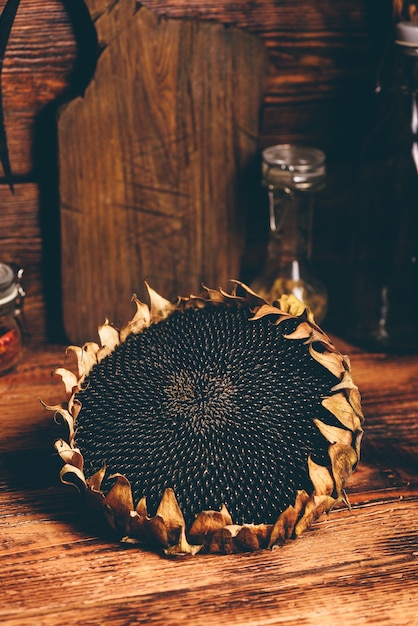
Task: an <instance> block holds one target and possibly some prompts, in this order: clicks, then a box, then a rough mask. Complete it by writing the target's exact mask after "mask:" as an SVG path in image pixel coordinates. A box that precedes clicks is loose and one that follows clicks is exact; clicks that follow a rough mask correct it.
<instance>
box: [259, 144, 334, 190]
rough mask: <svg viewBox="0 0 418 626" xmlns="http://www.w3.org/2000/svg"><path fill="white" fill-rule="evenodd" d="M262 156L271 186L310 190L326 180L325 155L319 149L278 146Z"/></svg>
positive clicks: (267, 180)
mask: <svg viewBox="0 0 418 626" xmlns="http://www.w3.org/2000/svg"><path fill="white" fill-rule="evenodd" d="M262 155H263V166H262V167H263V176H264V179H265V181H266V182H267V183H269V184H272V185H274V184H277V185H288V186H290V187H294V188H296V189H301V190H303V189H305V190H308V189H312V188H314V187H317V186H319V185H321V184H322V183H323V182H324V180H325V153H324V152H323V151H322V150H318V148H311V147H308V146H295V145H292V144H278V145H275V146H270V147H269V148H266V149H265V150H263V153H262Z"/></svg>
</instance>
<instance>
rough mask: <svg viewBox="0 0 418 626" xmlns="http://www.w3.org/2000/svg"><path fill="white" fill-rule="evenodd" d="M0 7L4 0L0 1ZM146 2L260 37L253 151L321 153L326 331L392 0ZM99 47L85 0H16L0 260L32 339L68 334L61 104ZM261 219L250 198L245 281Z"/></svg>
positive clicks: (5, 88) (256, 252)
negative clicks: (19, 278)
mask: <svg viewBox="0 0 418 626" xmlns="http://www.w3.org/2000/svg"><path fill="white" fill-rule="evenodd" d="M123 1H124V0H119V2H123ZM4 4H5V0H0V8H3V6H4ZM93 5H94V3H93ZM141 5H143V6H146V7H147V8H148V9H151V10H153V11H155V12H156V13H158V14H160V15H166V16H169V17H172V18H184V17H187V18H189V19H210V20H217V21H220V22H223V23H227V24H234V25H236V26H238V27H240V28H243V29H245V30H248V31H249V32H251V33H254V34H256V35H258V36H259V37H260V38H262V40H263V41H264V43H265V45H266V47H267V50H268V53H269V69H268V76H267V79H266V86H265V101H264V112H263V119H262V121H261V132H260V150H261V149H262V148H263V147H265V146H267V145H271V144H274V143H285V142H294V143H306V144H309V145H315V146H317V147H319V148H322V149H324V150H325V151H326V153H327V156H328V171H329V179H328V185H327V190H326V192H325V194H324V195H323V196H322V197H321V198H320V199H318V203H317V215H316V221H315V250H314V252H315V260H316V264H317V266H318V269H319V271H320V273H321V274H322V276H323V278H324V279H325V282H326V283H327V286H328V289H329V291H330V294H331V308H330V316H329V324H330V326H332V325H333V324H334V322H335V319H336V318H337V317H338V315H339V313H340V311H341V308H343V304H344V298H345V291H344V272H345V271H346V267H347V258H348V254H349V236H348V233H349V231H350V228H351V224H350V220H349V217H350V206H351V204H352V202H355V198H353V197H352V196H351V195H350V189H351V187H352V185H351V180H350V178H351V172H350V167H351V163H352V160H353V157H354V155H355V152H356V149H357V147H358V144H359V141H360V140H361V137H362V135H363V133H364V131H365V129H366V128H367V124H368V123H369V118H370V111H371V108H370V104H371V99H372V90H373V73H374V69H375V66H376V60H377V58H378V55H379V51H380V49H381V47H382V42H383V40H384V38H385V33H386V31H387V28H388V24H389V22H390V12H391V2H390V0H380V1H378V0H350V1H349V0H338V1H335V0H255V1H253V0H238V1H234V2H228V1H227V0H215V1H212V2H209V1H202V0H189V1H187V0H144V2H142V3H138V10H140V8H141ZM95 18H97V15H93V21H94V19H95ZM97 46H98V47H97ZM99 49H100V41H99V42H97V41H96V40H95V29H94V26H93V23H92V21H91V20H90V17H89V15H88V12H87V9H86V6H85V5H84V3H83V2H82V0H25V2H21V4H20V6H19V9H18V12H17V16H16V20H15V23H14V26H13V29H12V33H11V36H10V40H9V44H8V47H7V50H6V57H5V60H4V64H3V71H2V94H3V95H2V97H3V108H4V116H5V124H6V130H7V137H8V144H9V151H10V160H11V167H12V171H13V176H14V182H15V191H14V194H12V193H11V191H10V189H9V187H8V185H7V184H6V181H5V180H4V177H2V178H1V174H2V170H1V168H0V215H1V218H0V219H1V222H0V226H1V227H0V259H1V260H2V261H5V262H15V263H17V264H20V265H22V266H23V267H24V268H25V277H26V288H27V301H26V312H27V320H28V325H29V330H30V332H31V338H32V340H33V341H36V342H39V341H45V340H49V341H60V340H62V339H63V337H62V332H61V328H62V326H61V308H60V307H61V304H60V303H61V294H60V270H59V264H60V247H59V217H58V210H57V206H58V203H57V180H58V172H57V166H56V164H57V159H56V132H55V128H56V126H55V116H56V110H57V107H58V106H59V105H60V103H62V102H64V101H65V100H68V99H70V98H71V97H73V96H74V94H77V93H82V92H83V89H84V88H85V86H86V85H87V84H88V81H89V79H90V77H91V76H92V73H93V71H94V64H95V59H96V52H97V50H99ZM265 217H266V216H265V214H264V212H263V209H262V208H261V204H259V203H258V201H257V200H256V199H255V201H254V210H253V211H251V214H250V215H249V216H248V218H247V219H248V237H247V250H246V254H245V257H244V259H243V270H242V274H243V277H244V278H250V277H251V276H252V275H253V274H254V273H255V272H256V271H257V269H258V268H259V266H260V264H261V263H262V260H263V254H264V245H265V236H266V221H265Z"/></svg>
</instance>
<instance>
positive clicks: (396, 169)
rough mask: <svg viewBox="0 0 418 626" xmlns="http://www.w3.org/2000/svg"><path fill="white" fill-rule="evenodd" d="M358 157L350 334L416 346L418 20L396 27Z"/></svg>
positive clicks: (384, 344)
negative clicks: (369, 126) (371, 122)
mask: <svg viewBox="0 0 418 626" xmlns="http://www.w3.org/2000/svg"><path fill="white" fill-rule="evenodd" d="M395 38H396V39H395V42H394V45H393V50H392V51H391V53H390V54H389V55H388V56H387V58H386V59H385V63H384V65H383V70H382V74H381V76H379V77H378V83H377V89H376V92H377V93H376V115H375V124H374V127H373V128H372V130H371V131H370V133H369V135H368V137H367V138H366V141H365V143H364V146H363V148H362V152H361V155H360V159H359V163H358V168H357V180H358V183H359V184H358V185H357V187H356V189H357V197H356V199H355V206H354V207H353V214H354V218H355V221H354V245H353V254H352V257H353V258H352V271H351V275H352V287H351V307H350V308H351V311H350V320H349V328H348V336H349V338H350V339H351V340H353V341H354V342H356V343H358V344H359V345H363V346H365V347H367V348H368V349H373V350H377V351H383V352H389V351H392V352H393V351H395V352H415V351H418V101H417V94H418V24H414V23H410V22H405V23H399V24H397V25H396V35H395Z"/></svg>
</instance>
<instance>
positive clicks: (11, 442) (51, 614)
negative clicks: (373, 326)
mask: <svg viewBox="0 0 418 626" xmlns="http://www.w3.org/2000/svg"><path fill="white" fill-rule="evenodd" d="M335 342H336V344H337V346H338V347H339V349H340V350H341V351H343V352H348V353H349V354H351V360H352V366H353V373H354V378H355V381H356V382H357V384H358V385H359V387H360V390H361V392H362V396H363V408H364V412H365V415H366V420H367V421H366V425H365V438H364V443H363V449H362V462H361V464H360V466H359V468H358V470H357V471H356V473H355V474H354V475H353V476H352V478H351V479H350V482H349V484H348V488H347V491H348V494H349V498H350V500H351V503H352V511H351V512H350V511H348V510H347V509H346V508H340V509H338V510H334V511H333V512H332V513H331V514H330V515H329V516H328V517H327V518H322V519H321V520H320V521H318V522H317V523H316V524H315V525H314V527H313V528H312V530H310V531H308V532H307V533H305V534H304V535H302V537H300V538H299V539H298V540H296V541H291V542H289V543H287V544H286V545H285V546H284V547H282V548H277V549H275V550H273V551H269V550H262V551H260V552H256V553H250V554H239V555H230V556H217V555H209V556H202V555H201V556H195V557H181V558H174V559H173V558H171V559H169V558H167V557H163V556H160V555H158V554H155V553H151V552H146V551H144V550H142V549H138V548H137V547H132V546H127V545H123V544H115V543H113V542H112V541H111V540H110V537H108V536H106V535H105V536H103V535H102V536H101V538H99V537H98V530H97V528H95V526H94V524H93V520H92V518H91V517H90V516H89V514H88V513H87V512H86V511H85V510H84V509H83V508H82V507H81V505H80V503H79V499H78V497H77V495H76V493H74V491H73V490H72V489H71V488H70V487H68V488H66V487H64V486H62V485H60V484H59V480H58V478H57V474H58V468H59V467H60V463H59V461H58V459H57V458H56V457H55V455H54V449H53V446H52V442H53V440H54V439H55V437H56V426H55V425H54V423H53V419H52V417H51V415H52V414H51V413H50V412H48V411H46V410H45V409H44V408H43V406H42V405H41V404H40V402H39V401H38V398H42V399H44V400H45V401H47V402H48V403H51V404H52V403H54V402H58V401H61V399H62V387H61V383H60V381H59V380H58V379H57V378H56V377H51V372H52V370H53V369H54V368H55V367H57V366H58V365H61V364H62V363H63V359H64V348H63V347H62V346H58V347H54V346H49V347H46V348H42V349H41V348H38V349H34V348H32V349H30V350H29V349H27V353H26V355H25V360H24V361H23V362H22V363H21V365H20V366H19V368H18V369H17V371H15V372H14V373H12V374H9V375H7V376H4V377H3V378H1V379H0V409H1V426H0V432H1V437H0V452H1V455H0V486H1V491H0V507H1V514H0V532H1V544H0V554H1V562H0V563H1V568H0V590H1V604H0V623H1V624H10V625H14V624H19V626H25V625H30V626H38V625H48V626H49V625H52V624H60V625H61V624H65V625H66V626H70V625H75V624H77V625H79V624H88V625H93V624H94V625H95V624H99V625H102V624H112V625H113V624H115V625H117V626H122V625H126V624H164V625H166V624H167V625H177V624H186V623H188V624H193V625H194V624H202V625H203V624H204V625H205V626H210V625H211V624H223V625H227V626H228V625H236V624H240V625H241V624H242V625H244V624H245V625H251V626H253V625H254V626H255V625H263V626H264V625H266V624H289V625H291V624H295V625H296V624H297V625H298V626H300V625H306V624H315V625H319V626H326V625H328V624H329V625H333V626H334V625H335V624H351V623H353V624H360V625H362V624H375V625H376V624H393V625H394V626H404V625H405V626H406V625H408V626H410V625H418V576H417V575H418V473H417V467H418V358H417V357H416V356H415V357H414V356H403V357H399V356H386V355H375V354H365V353H362V352H361V351H359V350H354V351H353V349H352V348H351V347H349V346H345V345H344V344H342V342H339V341H338V340H335Z"/></svg>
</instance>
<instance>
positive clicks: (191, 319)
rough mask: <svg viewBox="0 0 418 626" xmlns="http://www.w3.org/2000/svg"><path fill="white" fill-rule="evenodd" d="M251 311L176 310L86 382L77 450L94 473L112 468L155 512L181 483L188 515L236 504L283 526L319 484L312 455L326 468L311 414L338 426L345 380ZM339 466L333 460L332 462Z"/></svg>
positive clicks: (287, 325)
mask: <svg viewBox="0 0 418 626" xmlns="http://www.w3.org/2000/svg"><path fill="white" fill-rule="evenodd" d="M250 316H251V314H250V311H249V309H248V308H247V307H244V306H238V305H234V306H229V305H208V306H206V307H205V308H204V309H200V310H195V309H186V310H184V311H176V312H174V313H173V314H172V315H171V316H170V317H168V318H167V319H166V320H164V321H162V322H159V323H158V324H155V325H153V326H151V327H149V328H147V329H146V330H144V331H143V332H141V333H139V334H135V335H131V336H130V337H128V339H127V340H126V341H125V342H124V343H122V344H121V345H120V346H118V347H117V348H116V350H115V351H114V352H113V353H112V354H111V355H110V356H108V357H106V358H105V359H104V360H103V361H102V362H101V363H99V364H98V365H96V366H95V367H94V368H93V369H92V371H91V373H90V375H89V376H88V377H87V378H86V380H85V383H84V385H83V390H82V391H80V392H78V394H77V398H78V399H79V400H80V401H81V403H82V409H81V411H80V413H79V415H78V418H77V425H76V426H77V430H76V445H77V446H78V447H79V448H80V450H81V452H82V454H83V457H84V460H85V473H86V475H87V476H91V475H92V474H93V473H94V472H95V471H97V470H98V469H100V468H101V467H102V465H103V463H106V467H107V474H106V475H107V477H106V478H105V481H104V483H103V485H102V487H103V488H104V490H105V491H106V490H108V489H109V488H110V486H111V484H112V479H110V478H109V475H111V474H112V473H115V472H119V473H122V474H124V475H125V476H126V477H127V478H128V479H129V481H130V482H131V486H132V491H133V494H134V498H135V500H136V501H138V500H139V499H140V498H141V497H142V496H146V497H147V504H148V509H149V512H150V514H151V515H153V514H155V511H156V508H157V506H158V503H159V501H160V499H161V496H162V494H163V492H164V489H166V488H167V487H171V488H172V489H173V490H174V492H175V494H176V497H177V500H178V502H179V505H180V508H181V509H182V511H183V514H184V516H185V519H186V522H187V523H188V524H189V523H191V522H192V521H193V519H194V516H195V515H196V514H197V513H199V512H200V511H202V510H208V509H213V510H219V509H220V507H221V505H222V503H225V504H226V506H227V507H228V510H229V511H230V513H231V515H232V517H233V519H234V522H236V523H252V522H254V523H261V522H266V523H268V522H273V521H275V520H276V519H277V517H278V515H279V514H280V512H282V511H283V510H284V509H285V508H287V506H289V505H290V504H293V503H294V500H295V496H296V491H297V490H298V489H306V490H308V491H312V486H311V483H310V480H309V477H308V473H307V458H308V455H311V456H312V458H313V460H315V461H316V462H317V463H323V464H325V463H327V459H328V454H327V448H328V445H329V444H328V442H327V441H326V440H325V439H324V438H323V437H322V435H321V434H320V433H319V431H318V429H317V428H316V426H315V425H314V424H313V422H312V420H313V419H314V418H319V419H321V420H323V421H324V422H326V423H328V424H331V425H335V426H336V425H337V421H336V419H335V418H334V416H333V415H331V413H329V412H328V411H327V410H326V409H325V408H324V407H322V405H321V400H322V399H323V397H324V396H327V395H330V389H331V387H332V386H333V385H335V383H336V379H335V377H334V376H333V375H332V374H331V373H330V372H329V371H328V370H326V369H325V368H324V367H322V366H321V365H320V364H319V363H317V362H316V361H315V360H314V359H312V357H311V356H310V354H309V351H308V348H307V346H306V345H304V343H303V340H294V339H292V340H289V339H286V338H284V337H283V335H284V334H288V333H291V332H292V331H293V330H294V329H295V327H296V325H297V323H298V320H296V319H293V318H292V319H289V320H286V321H284V322H282V323H280V324H279V325H274V324H272V323H271V322H270V321H269V320H268V319H267V318H262V319H260V320H257V321H251V320H250V319H249V318H250ZM328 462H329V461H328Z"/></svg>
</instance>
